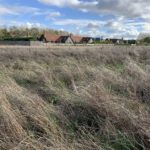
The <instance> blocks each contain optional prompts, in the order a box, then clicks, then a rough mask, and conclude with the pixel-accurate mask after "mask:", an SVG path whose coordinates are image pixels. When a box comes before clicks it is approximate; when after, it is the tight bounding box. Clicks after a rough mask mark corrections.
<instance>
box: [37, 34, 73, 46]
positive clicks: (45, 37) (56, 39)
mask: <svg viewBox="0 0 150 150" xmlns="http://www.w3.org/2000/svg"><path fill="white" fill-rule="evenodd" d="M39 40H40V41H43V42H46V43H48V42H50V43H66V44H73V40H72V39H71V37H70V36H67V35H66V36H62V35H56V34H52V33H49V32H45V33H44V34H42V35H41V37H40V38H39Z"/></svg>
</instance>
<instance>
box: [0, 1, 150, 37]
mask: <svg viewBox="0 0 150 150" xmlns="http://www.w3.org/2000/svg"><path fill="white" fill-rule="evenodd" d="M4 26H5V27H9V26H21V27H28V28H31V27H41V28H50V29H55V30H64V31H68V32H70V33H73V34H76V35H86V36H92V37H103V38H114V37H115V38H122V37H123V38H126V39H135V38H137V37H138V35H139V33H150V0H0V27H4Z"/></svg>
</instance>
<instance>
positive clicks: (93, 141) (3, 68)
mask: <svg viewBox="0 0 150 150" xmlns="http://www.w3.org/2000/svg"><path fill="white" fill-rule="evenodd" d="M0 149H1V150H9V149H11V150H103V149H104V150H149V149H150V47H148V46H147V47H146V46H145V47H144V46H143V47H142V46H137V47H136V46H100V47H94V46H93V47H92V46H87V47H86V46H84V47H75V46H72V47H69V46H68V47H62V48H61V47H51V48H31V47H29V48H26V47H20V48H19V47H18V48H17V47H11V48H9V47H7V48H5V47H1V48H0Z"/></svg>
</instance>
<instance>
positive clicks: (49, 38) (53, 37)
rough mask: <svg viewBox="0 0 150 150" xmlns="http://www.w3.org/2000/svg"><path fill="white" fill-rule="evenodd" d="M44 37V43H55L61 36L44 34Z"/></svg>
mask: <svg viewBox="0 0 150 150" xmlns="http://www.w3.org/2000/svg"><path fill="white" fill-rule="evenodd" d="M44 37H45V38H46V41H48V42H57V41H58V40H59V38H60V37H61V36H60V35H56V34H52V33H49V32H45V33H44Z"/></svg>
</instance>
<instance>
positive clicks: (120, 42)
mask: <svg viewBox="0 0 150 150" xmlns="http://www.w3.org/2000/svg"><path fill="white" fill-rule="evenodd" d="M105 41H108V42H111V43H113V44H124V40H123V39H113V38H112V39H106V40H105Z"/></svg>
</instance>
